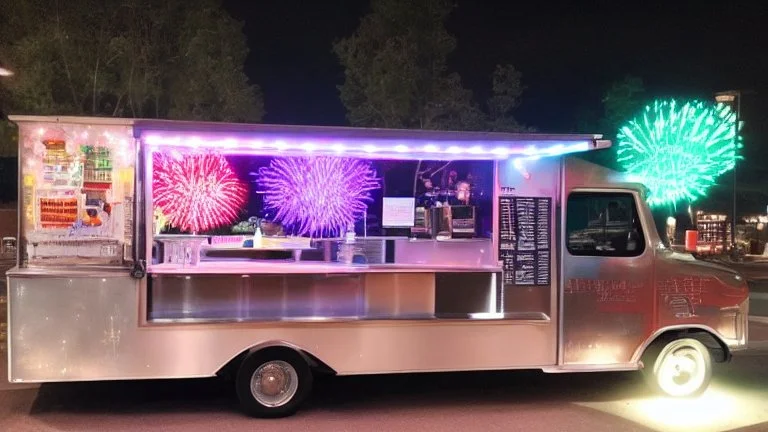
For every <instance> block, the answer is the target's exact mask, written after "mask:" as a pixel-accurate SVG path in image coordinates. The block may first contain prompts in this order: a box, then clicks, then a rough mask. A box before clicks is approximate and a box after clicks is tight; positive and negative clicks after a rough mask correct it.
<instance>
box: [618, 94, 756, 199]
mask: <svg viewBox="0 0 768 432" xmlns="http://www.w3.org/2000/svg"><path fill="white" fill-rule="evenodd" d="M735 122H736V114H735V113H734V112H733V111H732V110H731V109H730V107H728V106H727V105H722V104H718V105H715V104H710V103H705V102H701V101H691V102H686V103H682V104H681V103H678V102H676V101H674V100H661V101H656V102H654V103H653V104H652V105H648V106H646V107H645V110H644V111H643V113H642V114H640V115H639V116H637V117H636V118H634V119H633V120H631V121H630V122H629V123H628V124H627V125H625V126H623V127H622V128H621V129H619V133H618V150H617V154H618V162H619V163H620V164H621V166H622V167H623V168H624V169H625V170H626V171H627V172H628V173H629V174H630V176H631V177H632V178H633V180H635V181H639V182H641V183H643V184H645V186H646V187H648V189H649V191H650V193H649V196H648V204H649V205H651V206H658V205H664V204H675V203H677V202H679V201H681V200H688V201H695V200H696V199H698V198H700V197H702V196H704V195H706V193H707V190H708V189H709V188H710V187H711V186H713V185H714V184H715V182H716V180H717V177H718V176H720V175H721V174H723V173H725V172H727V171H729V170H731V169H733V168H734V166H735V164H736V159H737V158H738V149H739V148H740V147H741V144H740V141H739V140H740V138H739V135H738V133H737V131H736V128H735V126H736V123H735Z"/></svg>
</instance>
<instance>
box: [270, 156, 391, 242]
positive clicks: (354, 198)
mask: <svg viewBox="0 0 768 432" xmlns="http://www.w3.org/2000/svg"><path fill="white" fill-rule="evenodd" d="M256 181H257V183H258V185H259V188H260V192H262V193H263V194H264V205H265V207H266V208H267V209H270V210H274V211H275V212H276V213H275V220H276V221H278V222H280V223H282V224H283V225H284V226H286V227H287V228H289V230H291V231H292V232H294V233H295V234H298V235H310V236H313V237H322V236H325V235H328V236H333V235H338V234H340V233H341V232H343V231H344V230H345V229H346V228H347V227H349V226H350V225H352V224H354V223H355V221H356V220H358V219H360V218H361V217H363V216H364V214H365V211H366V209H367V205H366V203H367V202H368V201H370V200H371V196H370V192H371V191H373V190H376V189H378V188H379V187H380V186H381V185H380V181H379V179H378V178H377V177H376V172H375V171H374V170H373V169H371V164H370V163H369V162H365V161H363V160H359V159H349V158H340V157H328V156H317V157H293V158H281V159H274V160H273V161H272V162H271V163H270V165H269V166H268V167H265V168H261V169H260V170H259V175H258V179H257V180H256Z"/></svg>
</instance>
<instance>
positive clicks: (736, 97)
mask: <svg viewBox="0 0 768 432" xmlns="http://www.w3.org/2000/svg"><path fill="white" fill-rule="evenodd" d="M741 93H742V91H741V90H730V91H725V92H719V93H715V100H716V101H717V102H719V103H722V104H726V105H730V106H731V108H734V111H735V113H736V122H735V123H734V128H735V129H736V133H735V134H734V138H733V139H735V140H736V144H735V145H737V146H738V144H739V117H741ZM737 149H738V147H737ZM733 158H734V160H733V213H732V215H733V216H731V247H732V248H735V247H736V149H734V153H733Z"/></svg>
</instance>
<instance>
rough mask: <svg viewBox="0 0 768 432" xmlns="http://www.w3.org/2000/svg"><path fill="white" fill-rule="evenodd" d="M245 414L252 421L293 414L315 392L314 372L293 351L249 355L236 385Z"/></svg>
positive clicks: (269, 351)
mask: <svg viewBox="0 0 768 432" xmlns="http://www.w3.org/2000/svg"><path fill="white" fill-rule="evenodd" d="M235 386H236V388H237V397H238V399H240V405H241V407H242V409H243V411H244V412H245V413H246V414H248V415H251V416H253V417H269V418H275V417H286V416H289V415H292V414H294V413H295V412H296V411H297V410H298V409H299V406H300V405H301V403H302V402H303V401H304V399H306V397H307V396H308V395H309V392H310V391H311V389H312V371H311V370H310V369H309V365H308V364H307V362H306V361H305V360H304V358H303V357H302V356H301V355H300V354H299V353H297V352H296V351H293V350H291V349H269V348H268V349H265V350H263V351H256V352H254V353H253V354H251V355H249V356H248V357H247V358H246V359H245V360H244V361H243V363H242V365H240V369H239V370H238V372H237V378H236V382H235Z"/></svg>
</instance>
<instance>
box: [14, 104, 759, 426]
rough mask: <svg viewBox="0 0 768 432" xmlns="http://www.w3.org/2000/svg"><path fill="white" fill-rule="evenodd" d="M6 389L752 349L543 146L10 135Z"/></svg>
mask: <svg viewBox="0 0 768 432" xmlns="http://www.w3.org/2000/svg"><path fill="white" fill-rule="evenodd" d="M11 120H12V121H13V122H15V123H16V124H17V125H18V127H19V155H20V156H19V212H20V213H19V233H18V240H19V241H18V246H17V254H18V256H17V265H16V267H14V268H13V269H12V270H10V271H9V272H8V273H7V281H8V311H9V315H8V321H9V330H8V332H9V333H8V359H9V371H8V372H9V380H10V381H11V382H12V383H34V382H37V383H42V382H64V381H89V380H138V379H160V378H164V379H167V378H195V377H213V376H216V375H226V376H230V377H233V378H234V381H235V387H236V390H237V394H238V397H239V400H240V401H241V405H242V408H243V410H244V411H245V412H246V413H248V414H250V415H254V416H263V417H277V416H285V415H290V414H292V413H293V412H295V411H296V410H297V409H298V408H299V405H300V404H301V402H302V401H303V400H304V399H305V398H306V397H307V395H308V394H309V392H310V390H311V387H312V380H313V374H316V373H321V372H324V373H333V374H338V375H359V374H390V373H406V372H409V373H410V372H442V371H476V370H510V369H540V370H543V371H545V372H587V371H632V370H642V371H643V372H644V374H645V375H646V376H647V377H648V381H649V383H650V384H651V385H652V386H653V387H654V388H656V389H658V390H659V391H661V392H663V393H666V394H667V395H670V396H692V395H697V394H700V393H702V392H703V391H705V389H706V388H707V386H708V383H709V380H710V377H711V373H712V363H713V362H724V361H728V360H729V359H730V356H731V354H732V353H733V352H734V351H738V350H743V349H745V348H746V341H747V312H748V311H747V309H748V292H747V284H746V282H745V281H744V280H743V279H742V278H741V277H740V276H739V275H738V274H736V273H735V272H733V271H731V270H729V269H727V268H723V267H718V266H716V265H713V264H709V263H704V262H701V261H697V260H695V259H694V258H693V257H692V256H691V255H689V254H684V253H680V252H675V251H672V250H670V249H668V248H665V247H664V246H663V244H662V242H661V240H660V237H659V235H658V233H657V231H656V228H655V226H654V223H653V218H652V215H651V212H650V210H649V208H648V206H647V205H646V203H645V200H644V195H645V191H644V188H643V186H642V185H638V184H635V183H630V182H627V181H626V179H623V178H622V177H621V175H620V174H619V173H615V172H612V171H609V170H606V169H603V168H601V167H599V166H597V165H593V164H591V163H588V162H586V161H584V160H583V158H579V157H578V156H579V153H584V152H590V151H600V149H604V148H607V147H609V146H610V142H609V141H606V140H604V139H602V137H601V136H599V135H545V134H507V133H484V132H483V133H481V132H464V133H456V132H440V131H425V130H407V131H406V130H387V129H358V128H344V127H310V126H274V125H262V124H223V123H199V122H179V121H163V120H127V119H111V118H109V119H108V118H80V117H32V116H14V117H11Z"/></svg>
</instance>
